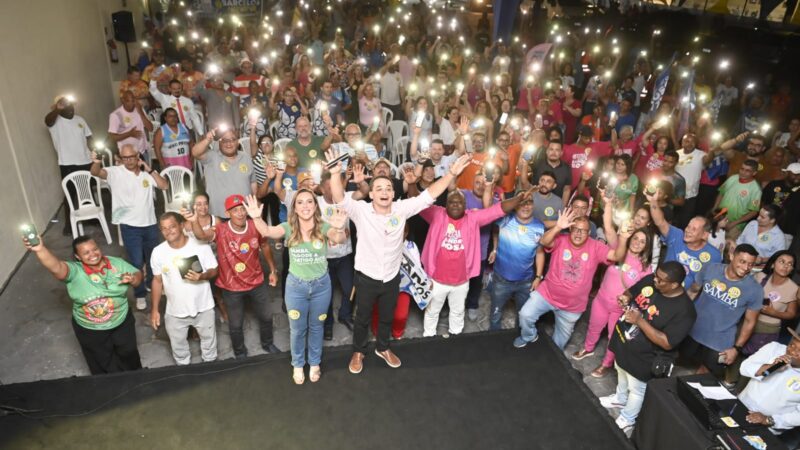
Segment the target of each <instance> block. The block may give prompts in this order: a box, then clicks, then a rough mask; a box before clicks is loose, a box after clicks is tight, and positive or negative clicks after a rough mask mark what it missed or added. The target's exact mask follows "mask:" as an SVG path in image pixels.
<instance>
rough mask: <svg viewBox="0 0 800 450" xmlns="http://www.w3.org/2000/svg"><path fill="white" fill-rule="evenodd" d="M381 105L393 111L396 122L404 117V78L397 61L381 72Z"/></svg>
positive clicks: (393, 61)
mask: <svg viewBox="0 0 800 450" xmlns="http://www.w3.org/2000/svg"><path fill="white" fill-rule="evenodd" d="M380 75H381V79H380V85H381V93H380V96H381V105H383V107H385V108H389V109H391V110H392V113H393V116H392V117H393V118H394V120H402V117H403V97H404V96H405V95H404V92H403V77H401V76H400V72H399V71H398V70H397V61H396V60H395V59H392V60H390V61H389V63H388V64H386V65H385V66H383V67H382V68H381V71H380Z"/></svg>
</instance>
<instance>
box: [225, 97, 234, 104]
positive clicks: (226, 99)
mask: <svg viewBox="0 0 800 450" xmlns="http://www.w3.org/2000/svg"><path fill="white" fill-rule="evenodd" d="M225 101H226V102H228V103H230V102H232V101H233V99H232V98H230V97H225Z"/></svg>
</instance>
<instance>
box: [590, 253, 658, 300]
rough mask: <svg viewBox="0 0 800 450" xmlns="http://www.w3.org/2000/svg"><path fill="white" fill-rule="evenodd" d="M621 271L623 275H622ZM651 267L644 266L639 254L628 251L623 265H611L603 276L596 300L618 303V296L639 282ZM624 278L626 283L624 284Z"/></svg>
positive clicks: (648, 272)
mask: <svg viewBox="0 0 800 450" xmlns="http://www.w3.org/2000/svg"><path fill="white" fill-rule="evenodd" d="M620 272H621V274H622V275H621V276H620ZM650 272H651V269H650V266H649V265H648V266H647V267H642V261H641V260H640V259H639V257H638V256H636V255H632V254H630V253H628V254H627V255H626V256H625V262H623V263H622V264H621V265H619V264H615V265H611V266H609V268H608V269H607V270H606V274H605V276H603V282H602V283H600V289H599V290H598V291H597V295H596V296H595V298H594V301H596V302H597V301H602V302H603V303H605V304H606V305H611V306H614V305H617V296H619V295H620V294H622V293H623V292H624V291H625V290H627V289H628V288H629V287H631V286H633V285H634V284H636V283H638V282H639V280H641V279H642V278H644V277H645V276H646V275H648V274H650ZM623 279H624V284H623Z"/></svg>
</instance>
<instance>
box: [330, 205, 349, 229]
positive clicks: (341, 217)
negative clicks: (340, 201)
mask: <svg viewBox="0 0 800 450" xmlns="http://www.w3.org/2000/svg"><path fill="white" fill-rule="evenodd" d="M328 223H329V224H330V226H332V227H333V228H338V229H340V230H341V229H343V228H344V227H345V226H347V213H346V212H344V210H343V209H341V208H336V210H335V211H334V212H333V214H332V215H331V216H330V217H329V218H328Z"/></svg>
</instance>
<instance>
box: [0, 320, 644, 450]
mask: <svg viewBox="0 0 800 450" xmlns="http://www.w3.org/2000/svg"><path fill="white" fill-rule="evenodd" d="M513 338H514V334H513V333H512V332H491V333H488V332H487V333H475V334H470V335H462V336H459V337H454V338H451V339H441V338H438V339H418V340H413V341H403V342H399V343H396V344H395V345H394V347H393V348H394V349H395V350H396V352H397V354H398V356H400V358H402V360H403V366H402V367H401V368H399V369H390V368H388V367H387V366H386V364H385V363H384V362H383V361H382V360H380V359H379V358H378V357H377V356H375V355H374V353H370V354H369V355H368V356H367V358H366V359H365V365H364V371H363V372H362V373H361V374H360V375H352V374H350V373H349V372H348V371H347V363H348V361H349V357H350V354H351V349H350V347H349V346H343V347H339V348H326V349H325V353H324V355H323V365H322V368H323V371H324V372H323V377H322V379H321V380H320V382H319V383H316V384H311V383H310V382H309V381H308V380H306V384H305V385H303V386H295V385H294V384H293V383H292V381H291V367H290V365H289V355H288V354H286V353H284V354H280V355H274V356H272V355H270V356H259V357H254V358H250V359H248V360H246V361H242V362H239V361H230V360H229V361H222V362H215V363H210V364H198V365H193V366H189V367H188V368H178V367H165V368H161V369H150V370H142V371H138V372H131V373H124V374H116V375H109V376H96V377H77V378H67V379H60V380H51V381H40V382H35V383H21V384H14V385H6V386H0V404H2V405H5V406H9V405H11V406H14V407H18V408H24V409H29V410H34V409H41V410H42V411H41V412H38V413H32V414H30V417H22V416H19V415H15V416H6V417H0V447H2V448H7V449H8V448H19V449H37V448H62V449H63V448H97V449H100V448H114V449H124V448H136V449H143V448H144V449H157V448H159V449H160V448H237V449H239V448H271V449H273V448H274V449H312V448H331V449H339V448H341V449H344V448H348V449H353V448H357V449H377V448H386V449H406V448H407V449H414V450H420V449H434V448H446V449H523V448H524V449H537V448H541V449H615V450H619V449H624V448H633V447H632V446H631V444H630V443H629V441H628V440H627V439H626V438H625V436H624V435H623V433H622V432H621V431H620V430H619V429H617V427H616V426H615V425H614V423H613V419H612V418H611V417H610V416H609V415H608V413H607V412H606V411H605V410H604V409H603V408H602V407H601V406H600V405H599V403H598V401H597V399H596V398H595V397H594V395H593V394H592V393H591V391H590V390H589V389H588V388H587V387H586V386H585V385H584V384H583V382H582V380H581V376H580V374H579V373H578V372H577V371H575V370H574V369H573V368H572V367H571V366H570V365H569V364H568V363H567V361H566V360H565V359H564V356H563V354H562V353H561V352H559V351H558V349H557V348H556V347H555V345H553V344H552V342H551V341H550V339H549V337H546V336H543V338H540V339H539V341H538V342H536V343H533V344H530V345H528V347H526V348H524V349H515V348H513V346H512V345H511V342H512V340H513ZM115 398H116V399H115ZM103 405H105V406H103ZM96 408H99V410H96ZM64 415H66V416H71V415H79V416H77V417H64ZM47 416H56V417H51V418H43V417H47Z"/></svg>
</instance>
